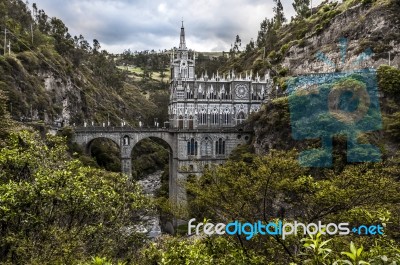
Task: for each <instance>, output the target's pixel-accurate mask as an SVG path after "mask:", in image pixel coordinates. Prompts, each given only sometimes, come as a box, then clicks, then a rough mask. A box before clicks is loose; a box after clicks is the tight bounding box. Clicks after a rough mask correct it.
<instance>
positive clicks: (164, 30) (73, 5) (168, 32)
mask: <svg viewBox="0 0 400 265" xmlns="http://www.w3.org/2000/svg"><path fill="white" fill-rule="evenodd" d="M292 2H293V0H282V4H283V8H284V11H285V14H286V17H287V18H288V19H290V17H291V16H294V14H295V12H294V10H293V7H292ZM321 2H322V0H314V1H313V6H316V5H318V4H319V3H321ZM31 3H36V4H37V6H38V9H43V10H44V11H45V12H46V14H47V15H48V16H49V17H57V18H60V19H61V20H62V21H63V22H64V23H65V25H66V26H67V27H68V29H69V32H70V34H71V35H72V36H74V35H77V36H79V35H80V34H82V35H83V36H84V37H85V39H86V40H88V41H89V43H92V40H93V39H97V40H98V41H99V42H100V45H101V48H102V49H106V50H107V51H109V52H112V53H122V52H123V51H124V50H127V49H130V50H131V51H135V50H137V51H143V50H152V49H154V50H156V51H158V50H164V49H171V48H173V47H176V46H178V45H179V34H180V28H181V24H182V22H181V21H182V20H183V21H184V26H185V32H186V44H187V47H188V48H189V49H193V50H196V51H203V52H205V51H228V50H229V49H230V47H231V44H232V43H233V42H234V40H235V36H236V35H239V36H240V38H241V39H242V46H245V44H247V43H248V42H249V41H250V40H251V39H252V38H253V39H254V40H256V39H257V32H258V30H259V29H260V23H261V22H262V20H263V19H264V18H266V17H267V18H272V17H273V12H272V9H273V6H274V2H273V0H229V1H227V0H214V1H212V0H211V1H210V0H191V1H190V0H67V1H66V0H33V1H32V2H31Z"/></svg>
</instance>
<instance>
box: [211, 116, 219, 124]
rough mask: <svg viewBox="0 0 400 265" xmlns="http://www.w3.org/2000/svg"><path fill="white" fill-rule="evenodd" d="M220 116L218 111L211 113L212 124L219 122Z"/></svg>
mask: <svg viewBox="0 0 400 265" xmlns="http://www.w3.org/2000/svg"><path fill="white" fill-rule="evenodd" d="M218 118H219V115H218V113H212V114H211V124H212V125H216V124H219V122H218Z"/></svg>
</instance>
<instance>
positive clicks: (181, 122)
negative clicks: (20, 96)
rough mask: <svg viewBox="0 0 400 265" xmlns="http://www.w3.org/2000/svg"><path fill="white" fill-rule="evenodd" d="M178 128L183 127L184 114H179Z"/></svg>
mask: <svg viewBox="0 0 400 265" xmlns="http://www.w3.org/2000/svg"><path fill="white" fill-rule="evenodd" d="M178 128H179V129H183V117H182V115H179V117H178Z"/></svg>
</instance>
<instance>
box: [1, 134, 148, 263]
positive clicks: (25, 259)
mask: <svg viewBox="0 0 400 265" xmlns="http://www.w3.org/2000/svg"><path fill="white" fill-rule="evenodd" d="M0 201H1V207H0V227H1V232H0V233H1V236H0V252H1V261H2V262H11V263H14V264H15V263H25V264H26V263H30V264H32V263H37V264H38V263H40V264H54V263H72V262H73V261H78V260H85V259H86V258H87V257H89V256H91V255H105V256H108V257H113V258H121V257H127V256H129V255H130V253H132V251H134V249H135V247H136V248H137V247H139V246H140V244H141V242H142V239H141V238H142V235H140V234H138V233H137V232H135V229H134V227H132V221H133V220H135V219H136V220H137V221H136V223H138V221H139V214H143V213H145V210H144V207H145V206H146V205H147V202H146V198H145V197H144V196H143V195H142V194H141V192H140V189H139V187H138V186H137V185H136V184H132V183H129V182H128V179H127V178H126V177H124V176H122V175H119V174H114V173H107V172H104V171H102V170H98V169H93V168H88V167H84V166H82V164H81V163H80V162H79V161H77V160H72V159H70V158H69V157H68V155H67V152H66V145H65V144H64V141H63V139H62V138H59V137H53V136H50V135H48V136H47V137H46V139H45V140H44V141H42V140H41V139H40V138H39V137H38V135H37V134H35V133H31V132H28V131H21V132H18V133H12V134H11V135H10V137H9V139H7V141H6V145H5V146H3V147H1V150H0Z"/></svg>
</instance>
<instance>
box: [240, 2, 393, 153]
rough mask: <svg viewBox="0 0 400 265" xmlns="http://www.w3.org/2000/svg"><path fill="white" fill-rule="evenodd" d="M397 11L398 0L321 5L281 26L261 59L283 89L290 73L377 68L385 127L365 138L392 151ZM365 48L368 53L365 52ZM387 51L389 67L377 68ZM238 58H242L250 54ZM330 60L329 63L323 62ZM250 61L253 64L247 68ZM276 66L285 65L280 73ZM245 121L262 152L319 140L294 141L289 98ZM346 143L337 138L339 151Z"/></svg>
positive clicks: (304, 146)
mask: <svg viewBox="0 0 400 265" xmlns="http://www.w3.org/2000/svg"><path fill="white" fill-rule="evenodd" d="M357 2H359V3H357ZM371 2H372V1H371ZM399 14H400V1H397V0H392V1H389V0H387V1H386V0H385V1H383V0H382V1H379V0H377V1H374V2H372V3H368V4H366V1H356V0H354V1H351V0H348V1H345V2H344V3H343V4H341V5H339V4H329V3H328V4H325V5H322V6H320V8H319V10H318V12H317V14H314V16H312V17H311V18H308V19H306V20H303V21H300V20H297V21H296V20H295V21H293V22H292V23H290V24H288V25H286V26H284V27H283V28H282V29H281V30H280V31H279V33H278V36H279V40H278V41H277V44H276V47H277V48H276V47H275V50H273V51H272V52H271V54H274V56H271V55H269V56H267V58H266V59H265V60H267V61H268V65H269V67H270V68H271V69H272V70H275V71H273V72H275V78H274V81H275V82H276V85H279V86H280V87H281V89H282V90H283V91H284V90H285V89H286V87H285V86H286V82H287V80H288V78H290V77H292V76H297V75H307V74H312V73H331V72H338V71H351V70H356V69H361V68H366V67H370V68H375V69H378V68H379V70H378V83H379V92H380V93H381V94H380V95H381V98H380V100H381V102H380V106H381V112H382V117H383V130H381V131H376V132H373V133H371V134H369V135H368V136H366V137H367V138H368V142H369V143H371V144H374V145H376V146H380V147H381V149H382V150H384V151H383V153H384V154H385V152H386V155H388V154H391V155H394V154H395V153H396V152H397V150H398V147H399V141H398V137H397V135H398V133H399V128H400V127H399V120H398V117H400V105H399V103H398V102H399V99H400V98H399V96H400V71H399V70H398V68H399V67H400V15H399ZM302 28H303V30H302ZM304 29H305V30H304ZM303 33H304V35H303ZM302 36H303V37H302ZM341 39H342V40H341ZM343 39H345V40H346V42H344V40H343ZM345 43H346V45H344V44H345ZM279 47H280V48H279ZM343 47H346V49H344V48H343ZM368 50H370V51H372V53H371V54H369V51H368ZM319 52H321V53H323V54H324V55H323V56H324V57H325V58H326V59H325V61H324V60H321V58H322V55H319V58H318V54H319ZM389 53H390V65H391V66H393V67H392V68H390V67H380V66H381V65H385V64H389ZM275 54H277V55H276V56H275ZM344 54H345V57H344V62H343V61H342V59H343V57H342V56H343V55H344ZM243 57H244V56H243ZM252 57H253V58H254V55H252ZM276 58H278V59H276ZM239 59H240V60H243V61H244V62H245V61H247V60H248V59H249V58H247V59H246V58H239ZM236 60H238V58H236ZM258 60H259V59H258ZM328 60H329V61H331V62H332V65H330V64H329V63H327V61H328ZM251 65H254V63H253V64H248V65H247V67H251ZM396 68H397V69H396ZM279 69H286V70H285V71H282V72H281V73H280V72H279ZM249 126H250V127H252V128H254V130H255V138H254V147H255V150H256V152H257V153H258V154H265V153H267V152H268V151H269V150H271V149H291V148H297V149H298V150H305V149H309V148H311V147H314V148H315V147H318V146H319V145H320V144H319V142H318V139H316V140H309V141H294V140H293V138H292V136H291V127H290V113H289V105H288V99H287V97H282V98H279V99H275V100H273V101H272V102H267V103H266V104H265V105H264V107H263V108H262V110H261V111H260V112H259V113H257V114H255V115H254V116H253V117H251V119H250V121H249ZM396 139H397V140H396ZM345 143H346V141H345V140H344V139H339V140H338V141H337V142H336V144H339V145H342V146H341V149H343V150H346V145H345ZM342 147H343V148H342Z"/></svg>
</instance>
